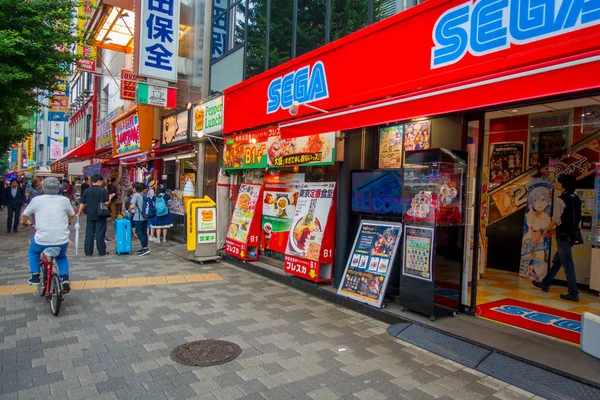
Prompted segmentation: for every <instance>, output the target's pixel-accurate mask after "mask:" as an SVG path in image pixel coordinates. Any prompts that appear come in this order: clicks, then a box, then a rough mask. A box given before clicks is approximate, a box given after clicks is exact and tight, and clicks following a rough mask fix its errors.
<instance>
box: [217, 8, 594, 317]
mask: <svg viewBox="0 0 600 400" xmlns="http://www.w3.org/2000/svg"><path fill="white" fill-rule="evenodd" d="M529 4H530V2H528V1H524V0H523V1H512V2H506V1H505V2H503V1H493V0H489V1H488V0H480V1H478V2H476V3H475V4H473V3H471V2H465V1H461V0H455V1H448V0H430V1H427V2H425V3H423V4H420V5H418V6H415V7H413V8H411V9H409V10H406V11H404V12H402V13H400V14H397V15H395V16H393V17H390V18H388V19H386V20H384V21H381V22H379V23H377V24H374V25H372V26H369V27H367V28H365V29H363V30H361V31H359V32H356V33H355V34H352V35H349V36H347V37H344V38H342V39H340V40H338V41H336V42H334V43H331V44H328V45H326V46H323V47H321V48H319V49H317V50H315V51H312V52H310V53H307V54H305V55H303V56H301V57H298V58H296V59H294V60H291V61H289V62H287V63H285V64H283V65H280V66H278V67H276V68H272V69H270V70H269V71H267V72H265V73H263V74H261V75H258V76H256V77H254V78H252V79H249V80H247V81H244V82H242V83H240V84H238V85H236V86H234V87H231V88H229V89H228V90H226V91H225V94H224V95H225V116H224V128H223V132H224V134H225V135H237V134H244V133H246V132H248V131H250V130H255V129H259V128H264V127H272V126H278V127H279V130H280V132H281V138H282V139H285V138H294V137H298V136H307V135H316V134H323V133H325V132H333V131H334V132H347V131H352V130H357V129H360V128H364V127H373V126H383V125H385V124H392V123H394V122H396V121H419V120H422V119H433V118H455V117H456V118H458V120H459V121H461V122H460V124H461V127H459V128H458V129H457V130H455V131H453V132H452V133H450V132H448V133H445V132H441V133H442V135H441V136H443V135H454V136H458V138H457V143H459V144H458V145H457V148H456V150H462V151H467V150H468V151H469V159H470V162H469V164H470V165H471V166H472V174H471V176H470V177H469V178H470V179H469V182H473V183H475V182H476V184H475V185H474V186H473V187H474V188H475V190H473V193H472V194H471V195H472V196H473V197H472V198H470V200H469V201H470V202H472V204H477V205H481V207H474V211H472V215H471V217H470V218H471V220H472V221H480V220H481V221H484V220H487V209H488V200H487V195H486V191H487V182H488V177H487V170H486V169H485V168H484V164H486V163H487V157H488V154H487V153H488V151H489V150H488V149H487V147H486V148H485V149H484V145H485V146H487V143H488V142H487V141H488V139H487V138H486V139H484V136H486V135H488V127H489V126H490V121H489V117H488V118H487V120H486V112H491V111H494V112H496V113H500V112H501V111H500V110H503V109H506V110H504V111H502V112H505V113H508V114H509V115H508V116H512V115H510V113H511V112H514V113H515V115H516V114H517V113H520V109H523V110H524V109H527V108H531V106H532V105H536V104H540V103H544V105H543V106H544V107H545V108H546V109H548V111H549V112H554V110H558V111H560V109H559V108H553V107H552V105H554V104H558V103H560V102H562V103H566V102H568V101H571V100H573V99H581V98H582V97H585V98H587V99H590V100H589V102H591V103H593V104H594V106H596V105H598V107H600V96H599V94H600V75H598V73H597V71H600V8H599V7H598V5H592V4H591V3H589V2H588V3H583V2H581V3H577V4H575V3H574V2H571V1H567V0H565V1H562V2H552V4H549V3H548V4H546V5H544V6H539V7H537V8H536V7H534V6H530V5H529ZM528 7H532V8H531V9H529V8H528ZM544 7H548V9H545V8H544ZM554 7H556V9H554ZM527 16H529V18H528V17H527ZM580 103H581V102H579V103H572V104H574V105H572V106H570V107H571V108H570V110H571V111H570V112H571V113H572V114H573V113H575V114H577V113H579V116H577V115H575V118H573V120H572V121H573V124H578V123H579V124H580V125H581V117H582V115H581V110H582V108H581V107H579V106H580V105H581V104H580ZM586 104H588V103H586ZM557 107H558V106H557ZM573 107H575V108H573ZM577 107H579V108H577ZM315 108H316V109H315ZM296 111H297V112H296ZM532 115H533V114H532ZM583 117H585V114H584V115H583ZM577 118H579V119H577ZM525 119H526V120H527V121H530V120H529V119H527V118H525ZM525 124H526V126H525V131H527V129H528V128H527V127H528V126H529V124H528V123H527V122H526V123H525ZM493 125H494V123H493V122H492V126H493ZM531 128H533V125H532V126H531ZM571 129H572V128H571ZM580 130H581V129H580ZM438 134H439V133H438ZM363 135H364V130H363ZM572 135H574V136H577V133H575V134H572ZM473 136H474V137H475V139H474V140H472V138H473ZM340 137H341V140H343V138H344V135H343V134H341V135H339V137H338V136H337V135H336V138H340ZM347 137H348V136H347V135H346V138H347ZM478 138H479V139H478ZM569 140H573V139H572V138H571V139H569ZM577 140H579V139H577ZM346 141H348V140H346ZM437 141H438V143H442V142H445V139H444V138H438V140H437ZM469 144H470V145H471V147H469ZM570 144H571V142H569V146H570ZM572 144H575V141H573V143H572ZM473 146H474V147H473ZM366 148H367V149H368V147H366ZM376 148H377V147H374V149H376ZM364 149H365V147H363V151H364ZM373 151H374V150H373ZM527 151H529V150H527ZM336 152H337V149H336ZM346 153H348V147H346ZM336 154H337V153H336ZM370 156H371V154H367V155H366V157H370ZM373 156H374V157H376V155H375V154H373ZM522 157H523V158H525V157H524V155H522ZM484 160H485V162H484ZM528 160H529V159H528ZM347 161H348V156H346V160H344V161H343V162H342V163H341V164H340V165H342V166H341V167H340V174H339V182H338V185H339V186H338V192H337V193H338V197H337V207H338V208H337V214H338V223H337V226H336V244H335V250H336V254H335V258H336V260H335V264H334V274H335V275H336V277H337V279H338V281H336V279H334V286H337V285H338V284H339V279H341V274H342V273H343V270H344V266H345V265H346V262H347V259H348V252H349V248H350V247H351V244H352V243H351V242H352V239H353V235H354V232H350V233H348V231H349V229H348V226H347V225H346V223H345V222H344V219H345V218H344V217H343V216H344V215H346V214H350V210H349V206H347V205H345V204H344V203H348V202H349V200H348V193H349V192H350V188H349V186H348V185H349V183H346V184H344V182H343V180H344V179H347V178H344V177H343V175H344V172H343V169H344V167H343V164H345V163H347ZM591 161H592V160H590V162H591ZM598 161H600V160H598ZM528 162H529V161H527V163H528ZM527 167H531V165H529V164H527V165H526V166H525V167H524V168H523V170H524V169H525V168H527ZM486 168H487V167H486ZM348 176H349V173H348ZM348 179H349V178H348ZM470 184H471V183H469V185H470ZM490 201H491V200H490ZM339 216H342V217H341V218H340V217H339ZM485 225H486V224H485V223H483V222H482V224H481V225H480V224H477V223H476V224H472V228H471V229H472V230H471V232H470V233H471V234H472V236H473V238H474V239H473V242H472V243H471V255H470V256H469V257H466V258H465V264H466V266H467V269H469V271H468V275H469V276H468V278H467V277H466V276H465V277H463V278H464V285H463V287H462V288H461V289H457V291H459V292H460V293H458V294H457V296H459V297H460V302H461V304H462V305H463V307H462V308H461V309H462V310H465V311H466V312H468V313H470V314H475V312H476V306H477V305H478V304H479V303H478V302H477V300H476V298H477V294H476V293H477V289H476V284H471V281H473V282H476V281H477V279H478V272H481V271H479V270H480V269H481V264H482V261H481V260H480V261H479V265H480V268H479V269H478V268H477V267H476V268H475V271H473V264H477V263H473V260H479V255H480V254H479V253H481V252H483V253H484V255H483V257H484V258H485V251H486V250H485V246H486V245H485V243H486V241H487V239H486V231H485V230H486V226H485ZM350 231H351V230H350ZM465 242H466V243H468V241H467V240H466V239H465ZM467 246H468V244H467ZM483 264H485V261H483ZM484 269H485V267H484ZM340 270H341V271H340Z"/></svg>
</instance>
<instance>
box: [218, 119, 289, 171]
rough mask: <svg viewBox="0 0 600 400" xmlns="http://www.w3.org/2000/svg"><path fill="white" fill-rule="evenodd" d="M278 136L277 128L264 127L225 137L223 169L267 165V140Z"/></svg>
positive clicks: (251, 167)
mask: <svg viewBox="0 0 600 400" xmlns="http://www.w3.org/2000/svg"><path fill="white" fill-rule="evenodd" d="M270 136H279V128H278V127H272V128H265V129H261V130H257V131H252V132H248V133H240V134H237V135H232V136H228V137H226V138H225V151H224V154H223V169H224V170H238V169H256V168H263V169H264V168H265V167H266V166H267V158H268V157H267V154H266V150H267V140H268V139H269V137H270Z"/></svg>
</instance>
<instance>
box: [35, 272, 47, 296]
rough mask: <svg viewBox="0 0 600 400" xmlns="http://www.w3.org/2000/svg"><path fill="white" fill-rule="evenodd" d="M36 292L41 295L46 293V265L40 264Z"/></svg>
mask: <svg viewBox="0 0 600 400" xmlns="http://www.w3.org/2000/svg"><path fill="white" fill-rule="evenodd" d="M37 289H38V294H39V295H40V296H42V297H44V295H45V294H46V267H45V266H43V265H41V268H40V284H39V285H38V288H37Z"/></svg>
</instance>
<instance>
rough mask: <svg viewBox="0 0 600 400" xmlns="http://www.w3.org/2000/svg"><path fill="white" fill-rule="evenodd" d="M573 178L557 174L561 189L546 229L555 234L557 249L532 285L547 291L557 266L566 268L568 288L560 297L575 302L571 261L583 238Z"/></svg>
mask: <svg viewBox="0 0 600 400" xmlns="http://www.w3.org/2000/svg"><path fill="white" fill-rule="evenodd" d="M575 184H576V180H575V178H574V177H572V176H570V175H561V176H559V177H558V182H557V183H556V187H555V189H556V190H558V191H562V193H561V195H560V196H559V198H558V199H556V201H555V202H554V211H553V213H552V214H553V216H552V221H551V222H550V225H548V228H547V231H548V232H551V233H553V234H555V235H556V244H557V246H558V251H557V252H556V254H555V255H554V258H553V259H552V267H551V268H550V270H549V271H548V273H547V274H546V276H545V277H544V279H543V280H541V281H533V286H535V287H537V288H540V289H542V291H544V292H547V291H548V290H550V286H551V285H552V281H553V280H554V277H556V274H557V273H558V271H559V270H560V268H561V267H562V268H564V269H565V276H566V277H567V285H568V286H569V292H568V293H567V294H561V295H560V298H561V299H564V300H570V301H574V302H578V301H579V290H578V289H577V277H576V276H575V263H574V262H573V252H572V249H571V248H572V247H573V245H576V244H582V243H583V238H582V236H581V230H580V229H579V223H580V222H581V199H580V198H579V197H578V196H577V195H576V194H575Z"/></svg>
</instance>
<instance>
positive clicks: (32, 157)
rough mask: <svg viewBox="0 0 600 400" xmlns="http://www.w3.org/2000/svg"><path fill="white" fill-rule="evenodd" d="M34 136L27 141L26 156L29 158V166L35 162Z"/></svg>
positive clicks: (28, 137) (30, 136)
mask: <svg viewBox="0 0 600 400" xmlns="http://www.w3.org/2000/svg"><path fill="white" fill-rule="evenodd" d="M34 141H35V139H34V137H33V135H29V136H27V138H26V139H25V155H26V158H27V166H29V165H30V164H33V163H34V162H35V146H34Z"/></svg>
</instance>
